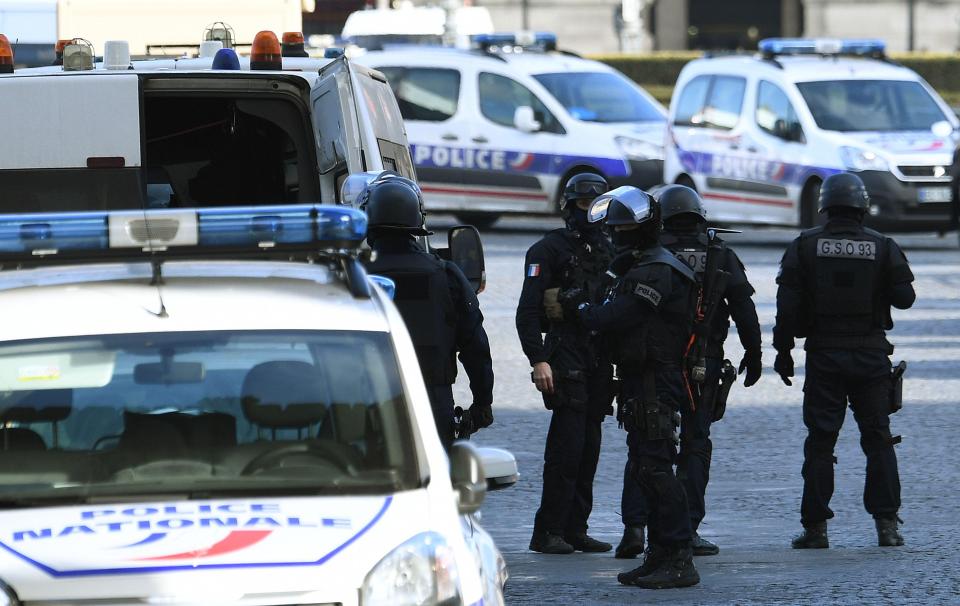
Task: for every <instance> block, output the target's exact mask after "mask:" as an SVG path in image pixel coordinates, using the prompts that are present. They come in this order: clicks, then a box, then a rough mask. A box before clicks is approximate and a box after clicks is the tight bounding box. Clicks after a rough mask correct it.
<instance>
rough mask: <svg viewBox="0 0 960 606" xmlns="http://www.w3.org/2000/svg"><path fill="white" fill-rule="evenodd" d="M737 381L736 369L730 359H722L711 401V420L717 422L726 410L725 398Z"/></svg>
mask: <svg viewBox="0 0 960 606" xmlns="http://www.w3.org/2000/svg"><path fill="white" fill-rule="evenodd" d="M736 382H737V369H736V368H735V367H734V366H733V362H731V361H730V360H724V361H723V365H722V366H721V369H720V384H719V385H718V386H717V387H716V391H715V392H714V401H713V421H714V422H717V421H719V420H720V419H722V418H723V415H724V413H726V412H727V398H728V397H730V388H731V387H733V384H734V383H736Z"/></svg>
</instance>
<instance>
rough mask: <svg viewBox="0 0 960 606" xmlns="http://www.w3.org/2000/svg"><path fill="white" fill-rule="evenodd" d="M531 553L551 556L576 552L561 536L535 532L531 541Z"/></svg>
mask: <svg viewBox="0 0 960 606" xmlns="http://www.w3.org/2000/svg"><path fill="white" fill-rule="evenodd" d="M530 551H536V552H538V553H547V554H551V555H566V554H568V553H573V552H574V551H576V550H575V549H574V548H573V546H572V545H571V544H570V543H567V542H566V541H564V540H563V538H561V537H560V535H556V534H553V533H551V532H543V531H534V533H533V537H532V538H531V539H530Z"/></svg>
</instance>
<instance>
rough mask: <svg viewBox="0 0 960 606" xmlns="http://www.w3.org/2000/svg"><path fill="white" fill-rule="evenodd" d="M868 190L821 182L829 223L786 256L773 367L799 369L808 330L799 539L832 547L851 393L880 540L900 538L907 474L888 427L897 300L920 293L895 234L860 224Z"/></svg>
mask: <svg viewBox="0 0 960 606" xmlns="http://www.w3.org/2000/svg"><path fill="white" fill-rule="evenodd" d="M869 206H870V199H869V197H868V195H867V190H866V188H864V186H863V182H862V181H861V180H860V178H859V177H857V176H856V175H853V174H849V173H840V174H837V175H833V176H831V177H829V178H827V179H826V180H825V181H824V182H823V186H822V187H821V189H820V212H822V213H823V212H825V213H826V214H827V222H826V225H823V226H821V227H816V228H813V229H809V230H807V231H804V232H803V233H802V234H800V237H798V238H797V239H796V240H794V241H793V242H792V243H791V244H790V246H789V248H787V251H786V253H785V254H784V255H783V260H782V261H781V263H780V275H779V276H778V278H777V284H779V290H778V291H777V320H776V326H775V327H774V329H773V345H774V347H776V349H777V358H776V362H775V363H774V369H775V370H776V372H777V374H779V375H780V377H781V378H782V379H783V382H784V383H786V384H787V385H790V384H791V381H790V377H792V376H793V358H792V357H791V350H792V349H793V345H794V338H795V337H800V338H802V337H806V343H805V346H804V348H805V349H806V351H807V363H806V380H805V381H804V397H803V422H804V424H805V425H806V427H807V439H806V442H805V443H804V447H803V454H804V462H803V480H804V482H803V499H802V501H801V505H800V521H801V522H802V523H803V528H804V530H803V533H802V534H800V535H799V536H798V537H796V538H795V539H794V540H793V547H794V548H795V549H811V548H825V547H829V541H828V539H827V520H829V519H830V518H832V517H833V512H832V511H831V510H830V506H829V505H830V497H831V496H833V466H834V464H835V463H836V459H835V458H834V456H833V450H834V446H835V445H836V442H837V437H838V436H839V434H840V427H841V425H842V424H843V418H844V414H845V412H846V410H845V409H846V404H847V402H848V401H849V403H850V407H851V408H852V409H853V414H854V418H855V419H856V421H857V425H858V426H859V428H860V445H861V447H862V448H863V452H864V454H865V455H866V456H867V478H866V487H865V489H864V495H863V502H864V505H865V506H866V509H867V512H868V513H870V514H871V515H873V517H874V520H875V523H876V528H877V537H878V542H879V544H880V546H881V547H886V546H899V545H903V537H902V536H901V535H900V531H899V528H898V526H897V522H898V520H899V518H898V517H897V511H898V510H899V508H900V478H899V473H898V471H897V456H896V454H895V453H894V449H893V446H894V444H895V443H897V442H899V437H898V438H894V437H892V436H891V434H890V419H889V414H890V412H891V394H892V393H893V392H892V389H891V386H892V385H891V383H892V378H891V368H890V367H891V365H890V358H889V355H890V354H891V353H893V346H892V345H891V344H890V342H889V341H887V338H886V331H887V330H889V329H891V328H893V322H892V320H891V317H890V306H891V305H892V306H893V307H896V308H897V309H908V308H909V307H911V306H912V305H913V302H914V300H915V299H916V294H915V293H914V290H913V286H912V282H913V273H912V272H911V271H910V266H909V265H908V264H907V259H906V257H905V256H904V254H903V252H902V251H901V250H900V247H899V246H897V243H896V242H894V241H893V240H892V239H891V238H888V237H886V236H884V235H883V234H880V233H878V232H876V231H873V230H872V229H867V228H865V227H863V225H862V223H863V217H864V214H865V212H866V211H867V209H868V208H869Z"/></svg>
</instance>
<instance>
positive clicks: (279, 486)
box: [0, 205, 517, 606]
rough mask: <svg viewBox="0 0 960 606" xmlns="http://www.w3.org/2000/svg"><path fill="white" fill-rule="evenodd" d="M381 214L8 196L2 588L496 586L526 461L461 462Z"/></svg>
mask: <svg viewBox="0 0 960 606" xmlns="http://www.w3.org/2000/svg"><path fill="white" fill-rule="evenodd" d="M365 226H366V217H365V215H363V213H361V212H359V211H357V210H354V209H351V208H344V207H337V206H318V205H286V206H270V207H219V208H204V209H176V210H169V209H164V210H145V211H144V210H140V211H109V212H107V211H105V212H82V213H36V214H32V215H23V214H17V215H10V214H4V215H0V265H2V271H0V313H2V314H3V316H4V317H5V318H8V319H15V321H7V322H4V323H3V325H2V326H0V605H3V606H19V605H20V604H41V603H42V604H118V605H120V604H171V605H177V604H193V605H198V604H262V605H280V604H343V605H356V604H360V605H364V606H373V605H394V604H438V605H439V604H444V605H460V604H463V605H467V604H470V605H474V604H502V603H503V595H502V588H503V583H504V581H505V580H506V575H507V573H506V570H505V566H504V562H503V559H502V557H501V555H500V553H499V552H498V550H497V549H496V547H495V545H494V544H493V542H492V540H491V539H490V537H489V535H487V534H486V532H484V531H483V529H482V528H480V526H479V525H478V524H477V521H476V519H475V518H474V516H472V515H471V514H472V513H473V512H475V511H476V510H477V509H478V508H479V506H480V503H481V501H482V499H483V496H484V492H485V490H486V486H487V483H486V481H489V482H491V483H492V485H494V486H496V487H502V486H507V485H510V484H511V483H512V482H515V481H516V476H517V472H516V463H515V461H514V460H513V458H512V456H510V455H509V453H505V452H503V451H492V450H491V451H488V452H487V453H481V454H478V450H477V449H475V448H473V447H471V446H470V445H469V444H468V443H457V444H455V445H454V446H453V449H452V450H451V453H450V458H449V460H448V458H447V456H446V455H445V453H444V451H443V447H442V446H441V444H440V441H439V438H438V436H437V433H436V430H435V427H434V422H433V416H432V413H431V409H430V404H429V400H428V397H427V392H426V389H425V387H424V384H423V380H422V378H421V374H420V369H419V365H418V363H417V358H416V354H415V352H414V349H413V345H412V343H411V340H410V337H409V335H408V334H407V331H406V329H405V327H404V325H403V321H402V319H401V317H400V315H399V313H398V312H397V310H396V308H395V307H394V306H393V304H392V303H391V301H390V299H389V296H388V294H386V291H385V290H383V289H381V288H378V287H374V286H373V285H372V283H371V282H370V281H369V279H368V276H366V274H365V273H364V271H363V269H362V266H361V265H360V263H359V261H358V255H359V250H360V249H359V247H360V244H361V242H362V240H363V238H364V235H365ZM277 259H280V260H277ZM304 261H309V262H304ZM488 462H489V464H488ZM484 468H486V477H485V474H484V472H483V469H484ZM493 476H496V477H493ZM485 480H486V481H485Z"/></svg>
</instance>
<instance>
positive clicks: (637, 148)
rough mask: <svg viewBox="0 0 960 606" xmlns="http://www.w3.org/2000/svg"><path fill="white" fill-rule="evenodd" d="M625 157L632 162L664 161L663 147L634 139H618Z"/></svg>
mask: <svg viewBox="0 0 960 606" xmlns="http://www.w3.org/2000/svg"><path fill="white" fill-rule="evenodd" d="M616 142H617V145H618V146H620V151H621V152H623V155H624V156H626V157H627V158H630V159H631V160H663V146H662V145H657V144H656V143H650V142H649V141H641V140H640V139H634V138H633V137H616Z"/></svg>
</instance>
